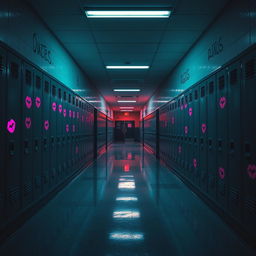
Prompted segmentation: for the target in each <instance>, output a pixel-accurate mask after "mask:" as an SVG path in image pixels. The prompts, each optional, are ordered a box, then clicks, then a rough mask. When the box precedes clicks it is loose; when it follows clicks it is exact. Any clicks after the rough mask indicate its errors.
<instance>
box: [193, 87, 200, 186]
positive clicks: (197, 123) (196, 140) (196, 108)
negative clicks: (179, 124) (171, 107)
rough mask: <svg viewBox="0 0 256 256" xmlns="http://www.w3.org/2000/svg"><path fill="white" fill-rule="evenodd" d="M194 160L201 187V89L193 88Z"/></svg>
mask: <svg viewBox="0 0 256 256" xmlns="http://www.w3.org/2000/svg"><path fill="white" fill-rule="evenodd" d="M193 99H194V100H193V115H192V116H193V126H194V130H193V159H191V162H192V164H193V168H194V178H193V180H194V183H195V185H197V186H199V184H200V177H201V175H200V156H199V135H200V133H199V132H200V128H201V127H200V119H199V116H200V113H199V111H200V109H199V88H198V86H196V87H195V88H193Z"/></svg>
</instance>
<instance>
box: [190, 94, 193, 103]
mask: <svg viewBox="0 0 256 256" xmlns="http://www.w3.org/2000/svg"><path fill="white" fill-rule="evenodd" d="M192 99H193V98H192V93H190V94H189V102H191V101H192Z"/></svg>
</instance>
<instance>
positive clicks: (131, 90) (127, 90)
mask: <svg viewBox="0 0 256 256" xmlns="http://www.w3.org/2000/svg"><path fill="white" fill-rule="evenodd" d="M113 91H114V92H140V89H113Z"/></svg>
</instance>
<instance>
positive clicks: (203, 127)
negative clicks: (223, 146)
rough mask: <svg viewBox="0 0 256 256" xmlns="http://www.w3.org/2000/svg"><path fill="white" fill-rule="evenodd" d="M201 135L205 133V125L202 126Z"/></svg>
mask: <svg viewBox="0 0 256 256" xmlns="http://www.w3.org/2000/svg"><path fill="white" fill-rule="evenodd" d="M201 128H202V133H205V132H206V124H202V127H201Z"/></svg>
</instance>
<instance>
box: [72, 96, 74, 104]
mask: <svg viewBox="0 0 256 256" xmlns="http://www.w3.org/2000/svg"><path fill="white" fill-rule="evenodd" d="M72 104H73V105H75V97H74V96H73V98H72Z"/></svg>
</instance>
